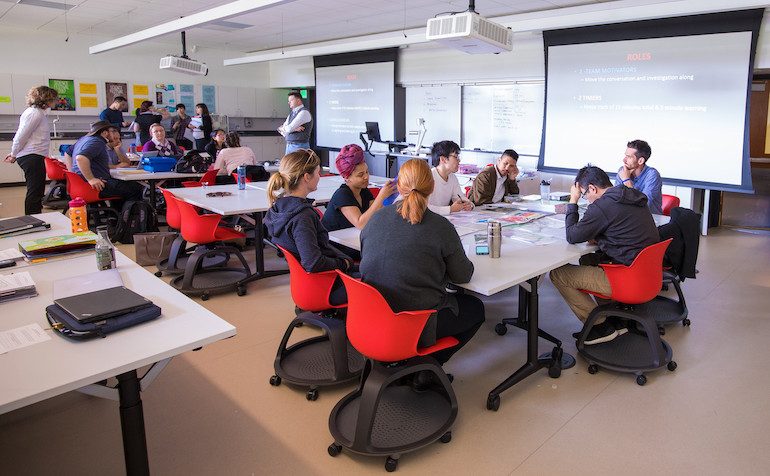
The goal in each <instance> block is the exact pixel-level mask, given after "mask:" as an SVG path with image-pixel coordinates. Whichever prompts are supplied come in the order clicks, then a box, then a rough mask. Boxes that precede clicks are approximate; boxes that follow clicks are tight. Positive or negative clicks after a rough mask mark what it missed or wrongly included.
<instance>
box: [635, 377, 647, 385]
mask: <svg viewBox="0 0 770 476" xmlns="http://www.w3.org/2000/svg"><path fill="white" fill-rule="evenodd" d="M636 383H637V385H639V386H642V385H644V384H646V383H647V377H646V376H644V375H639V376H637V377H636Z"/></svg>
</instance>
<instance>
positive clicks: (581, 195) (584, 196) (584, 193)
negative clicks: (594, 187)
mask: <svg viewBox="0 0 770 476" xmlns="http://www.w3.org/2000/svg"><path fill="white" fill-rule="evenodd" d="M588 187H590V185H589V186H588ZM588 187H586V191H585V192H583V193H581V194H580V198H586V194H587V193H588Z"/></svg>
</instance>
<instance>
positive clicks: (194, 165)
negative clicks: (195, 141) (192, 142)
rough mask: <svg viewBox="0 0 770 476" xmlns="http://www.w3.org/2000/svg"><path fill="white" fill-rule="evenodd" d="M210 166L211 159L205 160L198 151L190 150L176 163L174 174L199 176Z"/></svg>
mask: <svg viewBox="0 0 770 476" xmlns="http://www.w3.org/2000/svg"><path fill="white" fill-rule="evenodd" d="M211 164H212V161H211V158H208V159H205V158H203V156H202V155H201V154H200V152H199V151H197V150H191V151H190V152H188V153H187V155H185V156H184V157H182V158H181V159H179V160H178V161H177V163H176V166H175V167H174V172H180V173H185V174H189V173H195V174H201V173H204V172H205V171H206V170H208V168H209V166H210V165H211Z"/></svg>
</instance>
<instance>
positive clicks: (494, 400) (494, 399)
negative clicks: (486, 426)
mask: <svg viewBox="0 0 770 476" xmlns="http://www.w3.org/2000/svg"><path fill="white" fill-rule="evenodd" d="M499 409H500V395H495V396H491V395H490V396H489V397H487V410H492V411H493V412H496V411H497V410H499Z"/></svg>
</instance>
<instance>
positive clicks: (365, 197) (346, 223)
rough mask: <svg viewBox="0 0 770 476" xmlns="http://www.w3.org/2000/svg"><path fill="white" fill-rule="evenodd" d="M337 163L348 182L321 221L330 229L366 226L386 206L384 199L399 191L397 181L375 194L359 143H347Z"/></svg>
mask: <svg viewBox="0 0 770 476" xmlns="http://www.w3.org/2000/svg"><path fill="white" fill-rule="evenodd" d="M335 163H336V165H337V171H338V172H339V173H340V175H341V176H342V178H344V179H345V183H344V184H342V185H340V188H339V189H337V191H336V192H334V195H332V199H331V200H330V201H329V204H328V205H326V212H325V213H324V217H323V220H321V222H322V223H323V225H324V227H326V229H327V230H329V231H334V230H341V229H343V228H351V227H356V228H358V229H359V230H362V229H363V228H364V226H365V225H366V222H368V221H369V218H370V217H371V216H372V214H373V213H374V212H376V211H377V210H379V209H380V208H382V202H383V200H385V198H387V197H388V196H390V195H391V194H393V193H394V192H395V191H396V186H395V183H391V182H388V183H387V184H385V185H384V186H383V187H382V189H381V190H380V193H379V194H378V195H377V198H374V195H373V194H372V192H371V191H370V190H369V168H368V167H367V166H366V161H365V160H364V151H363V150H362V149H361V147H359V146H357V145H355V144H350V145H346V146H345V147H343V148H342V150H340V153H339V155H338V156H337V160H336V161H335ZM393 182H394V181H393Z"/></svg>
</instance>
